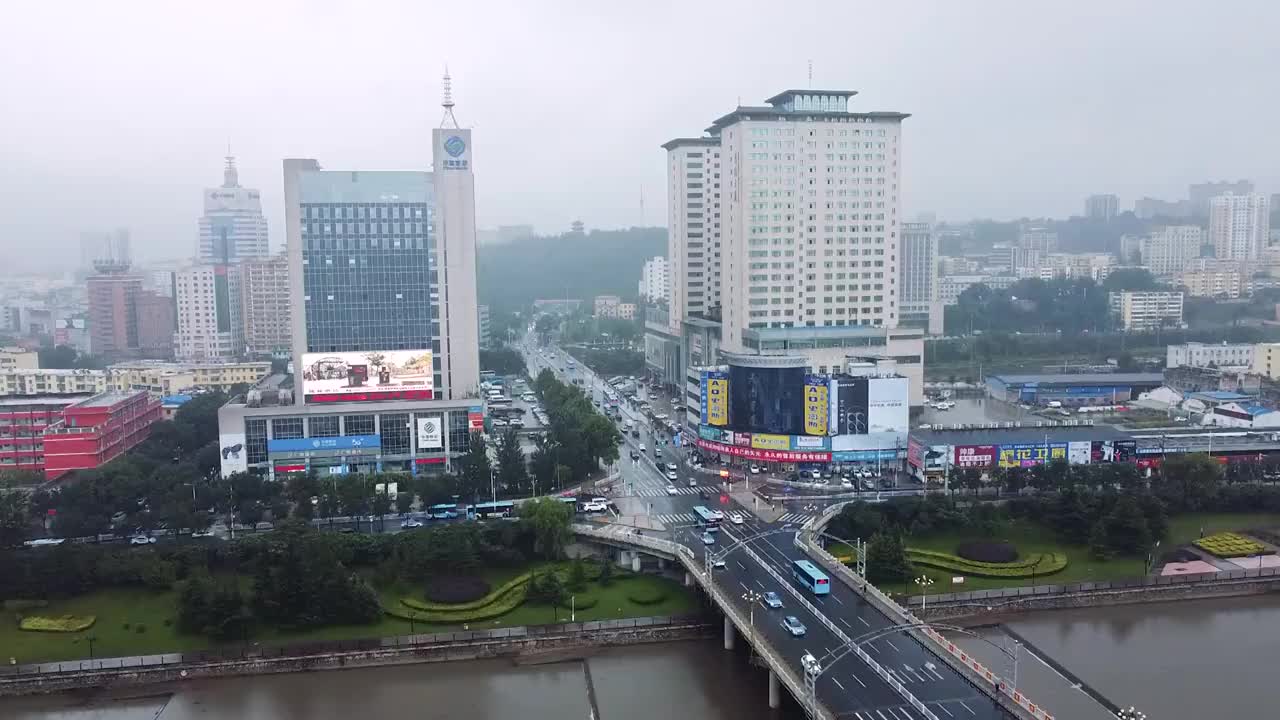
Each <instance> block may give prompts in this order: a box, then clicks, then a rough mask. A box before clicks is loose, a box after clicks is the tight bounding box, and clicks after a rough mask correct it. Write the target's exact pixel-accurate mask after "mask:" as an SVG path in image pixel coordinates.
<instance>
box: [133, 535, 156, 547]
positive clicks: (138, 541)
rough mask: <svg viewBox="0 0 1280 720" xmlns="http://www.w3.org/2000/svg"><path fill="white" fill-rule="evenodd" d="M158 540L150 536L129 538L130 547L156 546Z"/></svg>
mask: <svg viewBox="0 0 1280 720" xmlns="http://www.w3.org/2000/svg"><path fill="white" fill-rule="evenodd" d="M155 542H156V539H155V538H153V537H150V536H149V535H134V536H133V537H131V538H129V544H130V545H154V544H155Z"/></svg>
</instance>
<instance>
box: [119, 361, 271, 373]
mask: <svg viewBox="0 0 1280 720" xmlns="http://www.w3.org/2000/svg"><path fill="white" fill-rule="evenodd" d="M262 365H267V366H270V365H271V361H270V360H245V361H242V362H241V361H232V362H194V363H185V362H174V361H172V360H129V361H126V362H118V363H115V364H113V365H110V366H108V367H107V369H108V370H117V369H118V370H133V369H140V370H177V371H182V370H193V369H196V368H229V367H250V366H253V367H259V366H262Z"/></svg>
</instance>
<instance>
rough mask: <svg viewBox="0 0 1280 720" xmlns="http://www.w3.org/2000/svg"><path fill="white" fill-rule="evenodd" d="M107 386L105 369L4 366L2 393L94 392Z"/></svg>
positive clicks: (35, 395) (83, 393) (36, 395)
mask: <svg viewBox="0 0 1280 720" xmlns="http://www.w3.org/2000/svg"><path fill="white" fill-rule="evenodd" d="M106 390H107V372H106V371H105V370H64V369H54V368H39V369H36V370H25V369H23V370H15V369H0V397H38V396H42V395H94V394H97V393H100V392H105V391H106Z"/></svg>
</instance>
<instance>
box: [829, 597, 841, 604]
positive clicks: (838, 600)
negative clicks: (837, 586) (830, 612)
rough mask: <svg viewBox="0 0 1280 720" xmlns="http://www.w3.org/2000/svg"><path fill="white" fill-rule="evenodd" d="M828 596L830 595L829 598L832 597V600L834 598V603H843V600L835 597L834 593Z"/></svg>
mask: <svg viewBox="0 0 1280 720" xmlns="http://www.w3.org/2000/svg"><path fill="white" fill-rule="evenodd" d="M830 597H831V599H832V600H835V601H836V604H837V605H843V604H844V601H843V600H841V599H840V598H838V597H836V596H835V595H831V596H830Z"/></svg>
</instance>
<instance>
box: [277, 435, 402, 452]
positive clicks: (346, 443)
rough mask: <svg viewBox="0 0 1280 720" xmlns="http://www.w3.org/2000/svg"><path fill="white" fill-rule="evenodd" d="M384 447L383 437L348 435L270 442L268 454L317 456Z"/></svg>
mask: <svg viewBox="0 0 1280 720" xmlns="http://www.w3.org/2000/svg"><path fill="white" fill-rule="evenodd" d="M381 447H382V436H381V435H348V436H346V437H323V438H293V439H290V440H268V441H267V452H268V453H272V454H275V453H289V454H299V453H305V454H308V455H317V454H321V453H332V452H341V451H343V450H354V451H363V452H368V451H370V450H372V451H377V450H379V449H380V448H381Z"/></svg>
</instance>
